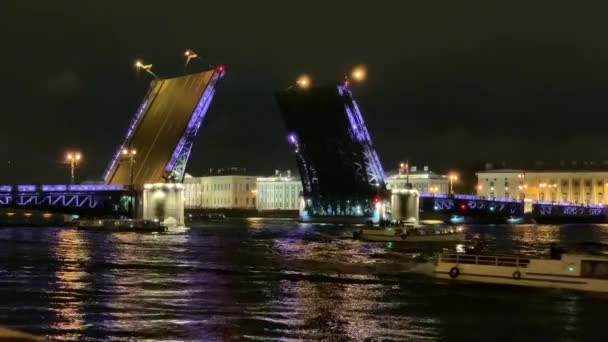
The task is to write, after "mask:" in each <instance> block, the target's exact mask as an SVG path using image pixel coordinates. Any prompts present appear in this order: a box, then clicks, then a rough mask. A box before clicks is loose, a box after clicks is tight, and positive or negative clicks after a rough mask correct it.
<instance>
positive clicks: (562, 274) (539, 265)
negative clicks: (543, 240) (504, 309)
mask: <svg viewBox="0 0 608 342" xmlns="http://www.w3.org/2000/svg"><path fill="white" fill-rule="evenodd" d="M466 257H470V258H475V260H476V261H475V263H458V262H442V261H441V256H440V259H439V260H438V262H437V266H436V267H435V270H434V276H435V277H436V278H439V279H446V280H449V281H451V282H476V283H489V284H499V285H514V286H528V287H544V288H561V289H570V290H581V291H593V292H608V279H598V278H587V277H581V276H580V275H577V274H576V272H574V273H573V274H568V273H567V272H568V269H570V268H571V267H572V268H571V269H570V270H572V271H574V270H575V268H578V266H577V265H576V263H575V262H571V261H568V260H564V259H562V260H551V259H534V258H526V257H507V256H482V255H478V256H464V257H461V258H466ZM491 258H495V259H494V260H495V263H494V264H492V262H489V261H490V259H491ZM481 263H485V264H481ZM562 270H563V271H562Z"/></svg>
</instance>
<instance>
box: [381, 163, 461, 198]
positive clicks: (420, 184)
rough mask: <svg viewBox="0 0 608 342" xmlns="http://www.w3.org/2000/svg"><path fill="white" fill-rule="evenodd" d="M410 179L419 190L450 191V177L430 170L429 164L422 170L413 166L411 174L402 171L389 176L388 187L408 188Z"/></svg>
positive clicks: (444, 192) (445, 192) (414, 187)
mask: <svg viewBox="0 0 608 342" xmlns="http://www.w3.org/2000/svg"><path fill="white" fill-rule="evenodd" d="M408 181H409V183H410V184H411V185H412V188H413V189H416V190H418V192H428V193H439V194H447V193H448V191H449V183H448V177H447V176H446V175H438V174H436V173H434V172H432V171H430V170H429V168H428V167H427V166H425V167H424V168H423V170H422V171H419V170H418V169H417V168H416V167H415V166H413V167H412V168H411V169H410V172H409V174H406V173H404V172H400V173H397V174H394V175H391V176H389V177H388V184H387V188H388V189H391V190H392V189H406V184H407V183H408Z"/></svg>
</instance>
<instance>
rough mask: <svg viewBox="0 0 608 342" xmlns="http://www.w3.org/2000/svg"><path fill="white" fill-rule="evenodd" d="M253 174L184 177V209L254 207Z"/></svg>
mask: <svg viewBox="0 0 608 342" xmlns="http://www.w3.org/2000/svg"><path fill="white" fill-rule="evenodd" d="M256 179H257V177H255V176H244V175H217V176H204V177H192V176H189V175H186V177H185V178H184V198H185V207H186V209H254V208H255V206H256V192H257V190H256Z"/></svg>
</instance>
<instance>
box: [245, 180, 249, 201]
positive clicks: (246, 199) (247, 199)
mask: <svg viewBox="0 0 608 342" xmlns="http://www.w3.org/2000/svg"><path fill="white" fill-rule="evenodd" d="M247 186H249V185H247ZM245 204H247V205H249V197H247V198H245Z"/></svg>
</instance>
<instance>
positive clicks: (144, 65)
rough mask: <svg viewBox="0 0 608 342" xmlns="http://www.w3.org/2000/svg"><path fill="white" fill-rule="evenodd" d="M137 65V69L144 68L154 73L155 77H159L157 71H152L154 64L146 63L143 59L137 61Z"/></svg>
mask: <svg viewBox="0 0 608 342" xmlns="http://www.w3.org/2000/svg"><path fill="white" fill-rule="evenodd" d="M135 67H136V68H137V69H143V70H144V71H145V72H147V73H148V74H150V75H152V77H154V78H158V76H156V74H155V73H153V72H152V64H144V63H143V62H142V61H139V60H138V61H135Z"/></svg>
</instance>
